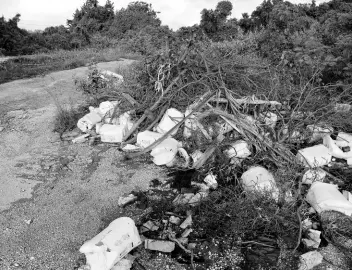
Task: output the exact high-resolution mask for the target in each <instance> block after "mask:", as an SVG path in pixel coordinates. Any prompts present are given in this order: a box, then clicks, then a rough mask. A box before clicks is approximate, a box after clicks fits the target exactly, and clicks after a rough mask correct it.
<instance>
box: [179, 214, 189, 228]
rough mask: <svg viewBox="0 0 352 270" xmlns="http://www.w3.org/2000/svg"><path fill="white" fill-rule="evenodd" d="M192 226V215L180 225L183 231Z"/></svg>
mask: <svg viewBox="0 0 352 270" xmlns="http://www.w3.org/2000/svg"><path fill="white" fill-rule="evenodd" d="M190 226H192V215H188V216H187V218H186V219H185V220H184V221H183V222H182V224H181V225H180V228H181V229H186V228H187V227H190Z"/></svg>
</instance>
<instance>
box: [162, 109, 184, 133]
mask: <svg viewBox="0 0 352 270" xmlns="http://www.w3.org/2000/svg"><path fill="white" fill-rule="evenodd" d="M184 117H185V116H184V114H183V113H181V112H180V111H178V110H176V109H174V108H170V109H168V110H167V111H166V112H165V114H164V116H163V118H162V119H161V121H160V123H159V124H158V125H157V127H156V131H157V132H159V133H162V134H165V133H167V132H168V131H169V130H170V129H172V128H173V127H174V126H176V125H177V124H178V123H179V122H180V121H182V119H183V118H184ZM176 133H177V129H176V130H175V131H173V132H172V134H171V135H175V134H176Z"/></svg>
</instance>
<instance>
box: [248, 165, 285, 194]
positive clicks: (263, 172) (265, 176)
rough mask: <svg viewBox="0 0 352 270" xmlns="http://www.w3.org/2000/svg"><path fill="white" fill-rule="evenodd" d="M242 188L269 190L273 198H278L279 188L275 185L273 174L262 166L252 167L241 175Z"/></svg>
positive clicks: (249, 190)
mask: <svg viewBox="0 0 352 270" xmlns="http://www.w3.org/2000/svg"><path fill="white" fill-rule="evenodd" d="M241 180H242V186H243V189H244V190H245V191H247V192H252V191H259V192H265V191H269V192H270V193H271V194H272V197H273V198H274V199H275V200H278V198H279V190H278V188H277V186H276V182H275V179H274V176H273V175H272V174H271V173H270V172H269V171H268V170H267V169H265V168H263V167H259V166H257V167H252V168H250V169H249V170H247V171H246V172H245V173H244V174H243V175H242V177H241Z"/></svg>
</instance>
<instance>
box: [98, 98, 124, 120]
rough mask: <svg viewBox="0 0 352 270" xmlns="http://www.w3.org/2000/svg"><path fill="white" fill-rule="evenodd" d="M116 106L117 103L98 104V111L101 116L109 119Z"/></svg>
mask: <svg viewBox="0 0 352 270" xmlns="http://www.w3.org/2000/svg"><path fill="white" fill-rule="evenodd" d="M118 104H119V102H118V101H104V102H102V103H100V105H99V110H100V112H101V114H102V115H103V116H105V117H111V116H112V114H113V112H114V109H115V107H117V105H118Z"/></svg>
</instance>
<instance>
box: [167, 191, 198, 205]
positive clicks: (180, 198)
mask: <svg viewBox="0 0 352 270" xmlns="http://www.w3.org/2000/svg"><path fill="white" fill-rule="evenodd" d="M193 197H194V194H193V193H185V194H179V195H177V196H176V198H175V199H174V200H173V202H172V203H173V204H174V205H182V204H187V203H188V202H189V201H190V199H192V198H193Z"/></svg>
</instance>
